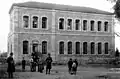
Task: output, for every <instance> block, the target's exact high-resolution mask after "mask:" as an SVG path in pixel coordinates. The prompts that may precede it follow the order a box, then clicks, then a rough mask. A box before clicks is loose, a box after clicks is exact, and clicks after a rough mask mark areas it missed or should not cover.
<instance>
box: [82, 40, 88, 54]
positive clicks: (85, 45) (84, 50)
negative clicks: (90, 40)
mask: <svg viewBox="0 0 120 79" xmlns="http://www.w3.org/2000/svg"><path fill="white" fill-rule="evenodd" d="M83 54H87V42H83Z"/></svg>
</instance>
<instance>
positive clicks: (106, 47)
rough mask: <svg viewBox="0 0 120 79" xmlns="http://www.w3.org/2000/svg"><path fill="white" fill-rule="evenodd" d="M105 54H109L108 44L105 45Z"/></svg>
mask: <svg viewBox="0 0 120 79" xmlns="http://www.w3.org/2000/svg"><path fill="white" fill-rule="evenodd" d="M105 54H108V43H105Z"/></svg>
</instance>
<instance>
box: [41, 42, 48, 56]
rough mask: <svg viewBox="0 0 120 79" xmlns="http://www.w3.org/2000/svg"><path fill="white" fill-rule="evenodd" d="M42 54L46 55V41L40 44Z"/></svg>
mask: <svg viewBox="0 0 120 79" xmlns="http://www.w3.org/2000/svg"><path fill="white" fill-rule="evenodd" d="M42 54H47V41H43V42H42Z"/></svg>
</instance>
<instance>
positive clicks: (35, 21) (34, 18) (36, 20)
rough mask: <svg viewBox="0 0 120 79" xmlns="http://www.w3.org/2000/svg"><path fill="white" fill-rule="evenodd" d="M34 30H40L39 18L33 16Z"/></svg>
mask: <svg viewBox="0 0 120 79" xmlns="http://www.w3.org/2000/svg"><path fill="white" fill-rule="evenodd" d="M33 28H38V17H37V16H33Z"/></svg>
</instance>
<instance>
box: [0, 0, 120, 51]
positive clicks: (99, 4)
mask: <svg viewBox="0 0 120 79" xmlns="http://www.w3.org/2000/svg"><path fill="white" fill-rule="evenodd" d="M27 1H37V2H46V3H56V4H65V5H73V6H85V7H92V8H96V9H100V10H104V11H109V12H113V9H112V7H113V4H112V3H110V2H108V1H107V0H1V2H0V10H1V12H0V18H1V19H0V22H1V27H0V51H1V52H3V51H5V52H6V51H7V37H8V33H9V31H10V30H9V29H10V17H9V9H10V7H11V6H12V4H13V3H19V2H27ZM119 24H120V22H116V24H115V26H114V27H115V31H116V32H120V31H119V29H120V25H119ZM119 42H120V37H116V38H115V45H116V47H118V48H119V49H120V44H119Z"/></svg>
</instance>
